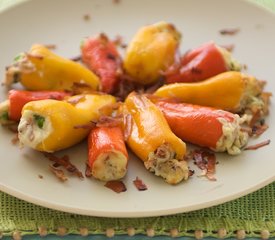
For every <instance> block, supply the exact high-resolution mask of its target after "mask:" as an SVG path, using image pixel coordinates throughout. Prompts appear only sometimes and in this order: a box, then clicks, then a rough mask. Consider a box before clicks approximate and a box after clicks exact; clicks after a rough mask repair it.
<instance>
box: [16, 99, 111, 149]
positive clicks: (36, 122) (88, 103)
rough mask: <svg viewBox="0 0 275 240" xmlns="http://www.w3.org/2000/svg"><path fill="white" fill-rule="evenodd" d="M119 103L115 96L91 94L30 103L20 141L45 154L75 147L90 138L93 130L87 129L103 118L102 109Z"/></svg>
mask: <svg viewBox="0 0 275 240" xmlns="http://www.w3.org/2000/svg"><path fill="white" fill-rule="evenodd" d="M115 102H116V99H115V97H113V96H111V95H91V94H83V95H75V96H72V97H70V98H68V99H66V100H64V101H58V100H52V99H47V100H39V101H33V102H29V103H27V104H26V105H25V106H24V108H23V110H22V117H21V120H20V122H19V126H18V133H19V134H18V136H19V140H20V142H21V143H22V144H23V145H26V146H28V147H31V148H33V149H36V150H39V151H44V152H54V151H57V150H61V149H65V148H68V147H71V146H73V145H74V144H76V143H78V142H80V141H81V140H83V139H84V138H85V137H86V136H87V135H88V134H89V130H90V128H89V127H85V125H86V126H87V124H88V125H89V123H91V121H96V120H97V119H98V118H99V116H100V113H99V109H100V108H102V107H103V106H105V105H108V104H113V103H115ZM81 126H83V127H81Z"/></svg>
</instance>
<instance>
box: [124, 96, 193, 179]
mask: <svg viewBox="0 0 275 240" xmlns="http://www.w3.org/2000/svg"><path fill="white" fill-rule="evenodd" d="M124 111H125V114H130V116H131V118H132V125H131V134H130V136H129V137H128V139H127V144H128V146H129V147H130V149H131V150H132V151H133V152H134V153H135V154H136V155H137V156H138V157H139V158H140V159H141V160H142V161H143V162H144V165H145V167H146V168H147V169H148V170H149V171H152V172H154V173H155V175H157V176H161V177H163V178H164V179H165V180H166V181H167V182H168V183H170V184H176V183H178V182H180V181H182V180H183V179H187V178H188V174H187V172H188V170H187V169H188V168H187V165H186V163H185V161H184V160H183V157H184V155H185V152H186V145H185V143H184V142H183V141H182V140H180V139H179V138H178V137H176V135H175V134H174V133H173V132H172V131H171V129H170V127H169V125H168V123H167V121H166V120H165V118H164V116H163V115H162V113H161V111H160V110H159V109H158V108H157V107H156V106H155V105H154V104H153V103H152V102H151V101H150V100H148V99H147V98H146V97H145V96H143V95H136V94H133V93H132V94H130V95H129V96H128V97H127V98H126V100H125V103H124ZM158 155H160V156H159V157H160V159H156V158H157V157H158ZM162 155H165V159H162V157H164V156H162ZM173 169H174V170H173Z"/></svg>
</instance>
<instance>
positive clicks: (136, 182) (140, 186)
mask: <svg viewBox="0 0 275 240" xmlns="http://www.w3.org/2000/svg"><path fill="white" fill-rule="evenodd" d="M133 183H134V185H135V187H136V188H137V190H139V191H145V190H147V189H148V188H147V186H146V185H145V183H144V182H143V181H142V180H141V179H140V178H139V177H136V179H135V180H134V181H133Z"/></svg>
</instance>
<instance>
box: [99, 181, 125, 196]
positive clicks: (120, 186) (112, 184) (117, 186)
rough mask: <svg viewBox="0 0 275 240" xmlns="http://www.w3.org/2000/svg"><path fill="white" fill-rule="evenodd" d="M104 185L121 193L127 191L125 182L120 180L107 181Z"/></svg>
mask: <svg viewBox="0 0 275 240" xmlns="http://www.w3.org/2000/svg"><path fill="white" fill-rule="evenodd" d="M104 186H105V187H107V188H109V189H111V190H113V191H114V192H116V193H121V192H126V191H127V188H126V186H125V184H124V183H123V182H122V181H119V180H113V181H108V182H106V184H105V185H104Z"/></svg>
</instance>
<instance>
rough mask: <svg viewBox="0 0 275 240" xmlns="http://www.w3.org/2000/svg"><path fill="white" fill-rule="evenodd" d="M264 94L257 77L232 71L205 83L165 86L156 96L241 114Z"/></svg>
mask: <svg viewBox="0 0 275 240" xmlns="http://www.w3.org/2000/svg"><path fill="white" fill-rule="evenodd" d="M261 92H262V87H261V84H260V83H259V81H258V80H257V79H256V78H254V77H253V76H248V75H245V74H243V73H240V72H236V71H229V72H224V73H221V74H219V75H216V76H214V77H212V78H209V79H207V80H205V81H202V82H196V83H173V84H168V85H164V86H163V87H160V88H159V89H158V90H157V91H156V92H155V93H154V95H156V96H159V97H172V98H177V99H178V100H180V101H181V102H185V103H192V104H197V105H202V106H209V107H214V108H219V109H223V110H227V111H230V112H240V111H242V110H244V109H245V108H246V107H247V106H248V105H250V104H251V103H252V102H253V101H254V100H253V99H255V98H257V97H258V96H259V95H260V94H261Z"/></svg>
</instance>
